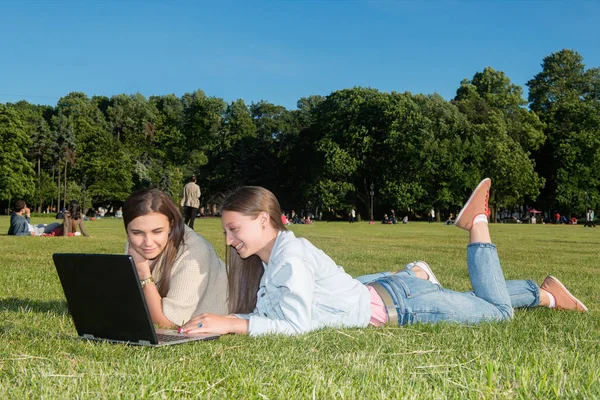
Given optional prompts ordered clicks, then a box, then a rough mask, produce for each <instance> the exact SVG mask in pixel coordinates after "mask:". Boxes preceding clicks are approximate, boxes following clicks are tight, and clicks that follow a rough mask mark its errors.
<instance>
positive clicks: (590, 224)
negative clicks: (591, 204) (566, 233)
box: [584, 209, 596, 228]
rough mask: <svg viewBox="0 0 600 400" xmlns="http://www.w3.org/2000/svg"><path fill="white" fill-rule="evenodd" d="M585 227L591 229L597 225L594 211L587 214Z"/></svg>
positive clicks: (589, 210)
mask: <svg viewBox="0 0 600 400" xmlns="http://www.w3.org/2000/svg"><path fill="white" fill-rule="evenodd" d="M585 226H588V227H590V228H595V227H596V224H595V223H594V211H592V210H591V209H588V211H587V213H586V214H585V225H584V227H585Z"/></svg>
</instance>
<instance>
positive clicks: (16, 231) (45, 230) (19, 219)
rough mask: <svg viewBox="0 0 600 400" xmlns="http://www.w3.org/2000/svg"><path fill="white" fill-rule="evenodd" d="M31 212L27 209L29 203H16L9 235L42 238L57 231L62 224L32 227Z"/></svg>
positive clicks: (21, 201) (11, 217)
mask: <svg viewBox="0 0 600 400" xmlns="http://www.w3.org/2000/svg"><path fill="white" fill-rule="evenodd" d="M30 222H31V210H30V209H29V207H27V203H25V201H24V200H17V201H16V202H15V208H14V209H13V212H12V214H11V215H10V226H9V228H8V235H14V236H42V235H44V234H49V233H50V232H52V231H53V230H54V229H56V228H57V227H58V226H60V224H59V223H58V222H53V223H51V224H37V225H32V224H31V223H30Z"/></svg>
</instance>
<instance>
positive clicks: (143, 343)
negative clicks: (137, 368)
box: [138, 340, 152, 346]
mask: <svg viewBox="0 0 600 400" xmlns="http://www.w3.org/2000/svg"><path fill="white" fill-rule="evenodd" d="M138 343H139V344H141V345H142V346H149V345H151V344H152V343H150V342H149V341H147V340H140V341H139V342H138Z"/></svg>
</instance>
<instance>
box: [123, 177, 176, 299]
mask: <svg viewBox="0 0 600 400" xmlns="http://www.w3.org/2000/svg"><path fill="white" fill-rule="evenodd" d="M153 212H155V213H159V214H162V215H164V216H165V217H167V219H168V220H169V228H170V232H169V238H168V241H167V245H166V246H165V248H164V250H163V251H162V253H161V254H160V255H159V256H158V257H159V259H158V261H157V262H156V263H155V264H154V266H153V267H152V271H154V270H158V271H159V273H160V279H159V281H158V282H156V288H157V289H158V293H159V294H160V295H161V297H165V296H166V295H167V293H168V292H169V286H170V284H171V268H173V262H174V261H175V258H176V257H177V250H178V249H179V246H180V245H182V244H183V235H184V233H185V227H184V223H183V219H182V218H181V213H180V212H179V208H177V206H176V205H175V203H174V202H173V200H172V199H171V198H170V197H169V196H168V195H167V194H166V193H164V192H162V191H160V190H158V189H142V190H140V191H137V192H135V193H133V194H131V195H130V196H129V197H128V198H127V200H126V201H125V204H123V223H124V224H125V231H127V226H128V225H129V223H130V222H131V221H133V220H134V219H136V218H137V217H141V216H144V215H146V214H150V213H153ZM140 278H145V277H144V276H141V277H140Z"/></svg>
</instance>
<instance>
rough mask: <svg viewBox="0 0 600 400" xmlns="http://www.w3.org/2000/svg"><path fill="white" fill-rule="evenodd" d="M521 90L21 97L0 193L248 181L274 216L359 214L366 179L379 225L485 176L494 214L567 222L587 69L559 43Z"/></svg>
mask: <svg viewBox="0 0 600 400" xmlns="http://www.w3.org/2000/svg"><path fill="white" fill-rule="evenodd" d="M528 86H529V101H530V107H531V109H527V108H526V106H527V101H526V100H525V99H524V98H523V90H522V88H521V87H519V86H517V85H515V84H513V83H511V81H510V79H509V78H508V77H507V76H506V75H505V74H504V72H502V71H496V70H494V69H493V68H491V67H486V68H484V70H483V71H479V72H476V73H475V74H474V75H473V78H472V79H470V80H469V79H464V80H463V81H462V82H461V83H460V86H459V88H458V89H457V94H456V97H455V99H454V100H453V101H451V102H448V101H446V100H444V99H443V98H442V97H441V96H439V95H437V94H433V95H422V94H411V93H408V92H407V93H397V92H391V93H386V92H381V91H379V90H377V89H373V88H363V87H354V88H350V89H343V90H337V91H334V92H332V93H330V94H329V95H328V96H319V95H313V96H308V97H303V98H301V99H299V100H298V102H297V109H296V110H286V109H285V108H284V107H282V106H280V105H277V104H273V103H270V102H268V101H264V100H263V101H259V102H257V103H252V104H250V105H246V103H245V102H244V101H243V100H241V99H238V100H236V101H233V102H232V103H230V104H227V103H226V102H225V101H224V100H223V99H220V98H216V97H209V96H207V95H206V94H205V93H204V92H203V91H202V90H196V91H194V92H190V93H185V94H184V95H183V96H182V97H177V96H175V95H173V94H169V95H164V96H151V97H150V98H148V99H146V98H145V97H144V96H143V95H141V94H140V93H136V94H132V95H128V94H119V95H115V96H112V97H110V98H109V97H105V96H94V97H92V98H89V97H88V96H87V95H86V94H84V93H79V92H73V93H69V94H67V95H66V96H64V97H62V98H61V99H60V100H59V101H58V103H57V104H56V106H55V107H48V106H36V105H32V104H29V103H27V102H25V101H21V102H18V103H16V104H7V105H6V106H4V108H3V115H4V117H3V127H2V129H3V140H8V142H7V143H9V144H10V145H7V148H6V149H4V148H3V149H2V150H0V152H2V154H4V156H3V157H4V158H3V159H2V160H3V161H2V163H1V164H0V168H4V169H5V170H6V173H5V174H4V175H3V176H2V177H1V178H0V179H4V180H5V181H6V182H7V184H6V185H3V186H1V187H0V188H1V190H2V191H3V195H2V196H3V197H0V199H2V198H4V199H8V198H11V197H12V196H22V197H24V198H26V199H27V200H28V202H29V203H30V204H32V205H37V206H40V207H43V206H45V205H48V204H50V203H52V204H54V203H55V199H56V198H57V197H64V196H65V191H64V188H65V180H66V182H67V185H66V187H67V191H69V190H70V188H72V187H76V186H78V187H81V188H82V190H83V188H84V187H86V190H85V192H86V193H87V196H88V197H87V198H88V199H90V200H91V202H92V204H94V205H98V203H102V204H104V203H106V202H120V201H123V199H124V198H125V197H126V196H127V195H128V194H129V193H130V192H131V191H132V190H136V189H139V188H142V187H157V188H161V189H163V190H165V191H167V192H168V193H170V194H171V195H172V196H173V197H178V196H179V195H180V191H181V187H182V185H183V184H184V183H185V182H186V181H187V180H188V179H189V177H190V176H191V175H196V176H197V177H198V179H199V183H200V186H201V187H202V192H203V196H202V202H203V203H204V204H203V205H204V206H206V205H207V203H211V204H213V203H214V202H215V201H216V200H217V199H218V198H219V197H220V196H221V194H222V193H223V192H224V191H226V190H227V189H229V188H232V187H235V186H239V185H261V186H265V187H267V188H269V189H271V190H273V191H274V192H275V194H276V195H277V196H278V198H279V199H280V202H281V205H282V207H283V208H284V209H286V210H290V209H297V210H302V209H310V210H311V211H312V212H314V213H315V214H318V213H319V211H322V210H327V209H335V210H337V211H338V212H341V213H345V212H346V211H347V210H349V209H350V208H351V207H355V208H356V209H357V210H358V212H359V214H361V213H362V214H363V216H365V215H369V208H370V200H371V195H370V191H371V189H370V186H371V185H372V184H373V185H374V187H375V190H374V202H375V206H374V211H375V214H376V216H377V218H378V217H379V215H381V214H383V213H385V212H389V211H388V210H390V209H396V210H402V212H403V213H406V212H408V213H414V214H415V215H419V214H421V213H423V212H425V210H428V209H429V208H431V207H433V208H435V209H436V210H437V211H438V213H437V215H440V214H441V213H443V214H445V213H446V212H456V211H458V209H459V208H460V206H461V204H462V201H463V200H464V197H465V196H466V195H467V194H468V193H469V191H470V190H471V189H472V188H473V186H474V185H475V184H476V183H477V182H478V181H479V180H480V179H481V178H483V177H484V176H489V177H491V178H492V180H493V181H494V186H493V191H492V193H491V204H492V206H493V207H494V208H517V207H523V206H535V207H537V208H541V209H543V210H544V211H547V212H550V211H554V210H558V211H561V212H562V213H569V212H573V213H576V214H578V213H581V212H582V210H583V208H584V207H585V206H586V205H588V206H592V207H594V206H596V205H598V204H600V175H598V173H597V171H598V170H600V150H599V149H600V146H599V144H600V90H599V89H598V88H599V87H600V70H599V69H598V68H589V69H586V68H585V65H584V64H583V57H582V56H581V55H579V54H578V53H577V52H575V51H572V50H561V51H559V52H557V53H554V54H552V55H550V56H548V57H546V58H545V59H544V60H543V63H542V71H541V72H540V73H539V74H537V75H536V76H535V77H534V78H533V79H532V80H530V81H529V82H528ZM5 109H6V110H10V116H8V114H6V113H8V112H9V111H5ZM7 132H12V133H11V134H8V133H7ZM17 133H18V134H17ZM6 138H9V139H6ZM24 138H26V139H27V140H25V141H23V139H24ZM11 146H12V147H11ZM17 148H18V151H17ZM13 153H14V155H13ZM23 157H24V159H25V162H24V161H23ZM14 163H16V165H18V166H19V167H18V168H17V169H16V170H15V169H14V167H13V164H14ZM31 167H33V169H32V168H31ZM34 171H35V172H34ZM9 181H10V182H9ZM32 182H33V183H34V186H32ZM52 185H54V189H51V186H52ZM34 187H35V191H34V189H33V188H34ZM5 188H6V189H5ZM8 188H10V189H8ZM34 192H35V193H34ZM58 192H60V194H58ZM17 193H18V194H17ZM57 194H58V195H57ZM70 196H71V195H70V194H69V193H67V194H66V197H70ZM61 200H63V201H64V198H62V199H61ZM61 203H62V201H61Z"/></svg>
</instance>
